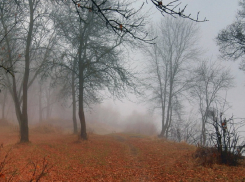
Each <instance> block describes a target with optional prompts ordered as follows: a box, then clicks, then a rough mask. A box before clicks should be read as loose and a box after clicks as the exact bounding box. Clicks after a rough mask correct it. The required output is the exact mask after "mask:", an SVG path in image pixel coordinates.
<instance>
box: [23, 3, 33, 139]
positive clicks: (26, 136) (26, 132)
mask: <svg viewBox="0 0 245 182" xmlns="http://www.w3.org/2000/svg"><path fill="white" fill-rule="evenodd" d="M29 8H30V23H29V30H28V35H27V41H26V51H25V73H24V80H23V104H22V117H21V125H20V142H29V128H28V114H27V100H28V97H27V96H28V80H29V72H30V47H31V42H32V31H33V23H34V19H33V16H34V15H33V13H34V9H33V2H32V0H29Z"/></svg>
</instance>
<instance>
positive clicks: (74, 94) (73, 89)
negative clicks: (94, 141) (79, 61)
mask: <svg viewBox="0 0 245 182" xmlns="http://www.w3.org/2000/svg"><path fill="white" fill-rule="evenodd" d="M75 62H76V59H74V61H73V72H72V85H71V89H72V120H73V133H74V134H77V118H76V112H77V107H76V91H75V69H76V64H75Z"/></svg>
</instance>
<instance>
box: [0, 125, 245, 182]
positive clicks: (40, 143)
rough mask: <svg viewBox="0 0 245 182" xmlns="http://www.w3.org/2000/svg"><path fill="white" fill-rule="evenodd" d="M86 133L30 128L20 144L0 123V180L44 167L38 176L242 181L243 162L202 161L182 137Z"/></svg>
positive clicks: (22, 177)
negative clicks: (80, 137) (179, 139)
mask: <svg viewBox="0 0 245 182" xmlns="http://www.w3.org/2000/svg"><path fill="white" fill-rule="evenodd" d="M88 137H89V139H88V141H80V140H78V136H76V135H71V134H61V133H46V134H43V133H39V132H34V131H32V130H31V131H30V141H31V142H30V143H27V144H19V143H18V140H19V134H18V132H17V130H16V129H14V130H13V129H9V128H7V127H0V144H3V147H2V148H1V150H0V164H1V162H3V161H4V156H6V154H8V156H7V160H5V165H4V168H3V169H2V170H1V165H0V181H8V180H9V181H18V182H20V181H23V182H24V181H30V180H31V179H32V180H33V181H36V180H37V178H38V176H39V175H40V174H41V171H42V170H44V173H45V172H48V173H47V174H45V175H44V176H43V177H42V178H41V180H40V181H62V182H66V181H67V182H68V181H71V182H82V181H106V182H109V181H113V182H114V181H115V182H116V181H132V182H136V181H142V182H143V181H167V182H170V181H245V165H241V166H239V167H229V166H225V165H216V164H215V165H213V166H212V167H203V166H200V165H198V164H197V163H196V161H195V160H194V159H193V157H192V155H193V152H194V151H195V146H191V145H188V144H186V143H176V142H171V141H167V140H160V139H157V138H156V137H155V138H154V137H146V136H141V135H134V134H123V133H113V134H109V135H95V134H89V135H88ZM2 164H3V163H2ZM45 166H46V167H47V169H46V168H45ZM46 170H48V171H46ZM11 176H12V179H10V177H11Z"/></svg>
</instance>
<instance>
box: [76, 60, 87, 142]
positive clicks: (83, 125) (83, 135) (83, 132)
mask: <svg viewBox="0 0 245 182" xmlns="http://www.w3.org/2000/svg"><path fill="white" fill-rule="evenodd" d="M83 83H84V78H83V60H82V59H81V57H80V58H79V104H78V105H79V112H78V114H79V118H80V123H81V138H82V139H84V140H87V133H86V122H85V115H84V108H83V94H84V86H83Z"/></svg>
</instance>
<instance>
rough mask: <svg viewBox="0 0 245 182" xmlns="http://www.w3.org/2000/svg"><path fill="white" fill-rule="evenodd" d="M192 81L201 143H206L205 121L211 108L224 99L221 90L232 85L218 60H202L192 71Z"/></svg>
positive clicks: (227, 73) (226, 71)
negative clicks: (197, 109)
mask: <svg viewBox="0 0 245 182" xmlns="http://www.w3.org/2000/svg"><path fill="white" fill-rule="evenodd" d="M192 77H193V82H192V87H191V90H190V93H191V96H192V97H193V98H195V99H196V101H197V103H198V107H199V111H200V114H201V124H202V125H201V128H202V129H201V131H202V132H201V144H202V145H205V144H206V123H207V120H208V116H209V111H210V110H212V109H211V108H216V106H215V105H216V104H222V103H223V102H224V99H223V98H222V97H221V96H220V92H221V91H226V90H228V89H229V88H231V87H232V85H233V77H232V76H231V74H230V71H229V70H228V69H226V68H224V67H222V66H221V65H220V64H218V62H209V61H207V60H205V61H202V62H201V63H200V65H198V66H197V68H196V69H195V70H194V71H193V73H192Z"/></svg>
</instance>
